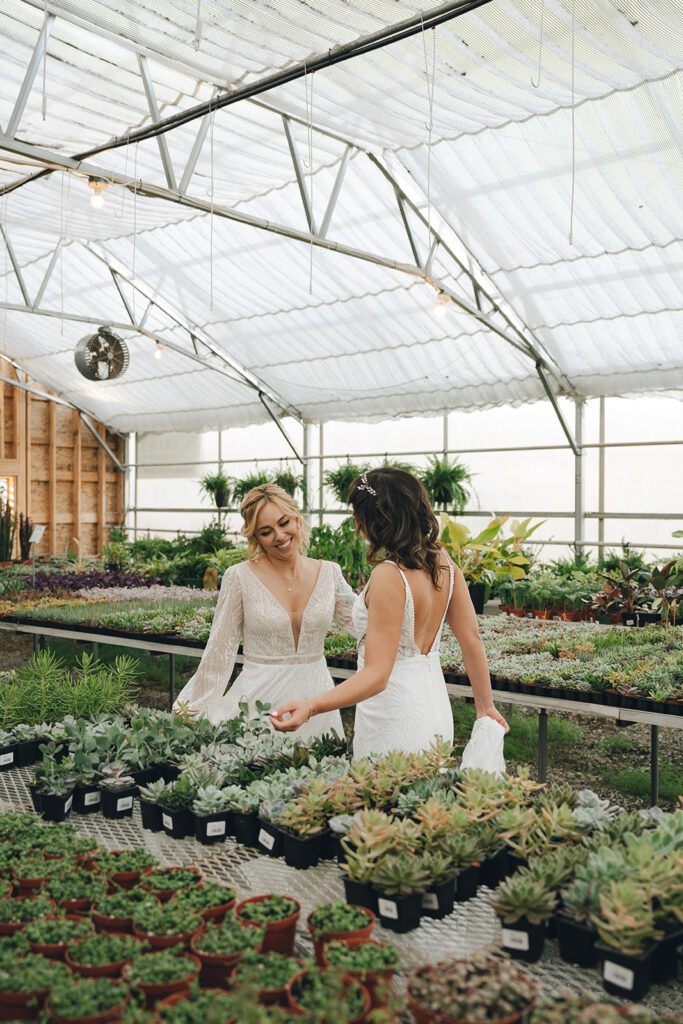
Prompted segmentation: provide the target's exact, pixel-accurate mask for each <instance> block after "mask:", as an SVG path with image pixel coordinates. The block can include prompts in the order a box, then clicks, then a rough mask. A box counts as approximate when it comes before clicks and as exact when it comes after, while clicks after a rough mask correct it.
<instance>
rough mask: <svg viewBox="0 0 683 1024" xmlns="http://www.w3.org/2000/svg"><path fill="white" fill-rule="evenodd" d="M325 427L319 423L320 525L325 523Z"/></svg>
mask: <svg viewBox="0 0 683 1024" xmlns="http://www.w3.org/2000/svg"><path fill="white" fill-rule="evenodd" d="M324 452H325V429H324V427H323V424H322V423H320V424H319V425H318V473H319V474H320V476H319V479H318V526H322V525H323V500H324V493H323V492H324V490H325V484H324V479H323V478H324V476H325V474H324V472H323V459H324V458H325V454H324Z"/></svg>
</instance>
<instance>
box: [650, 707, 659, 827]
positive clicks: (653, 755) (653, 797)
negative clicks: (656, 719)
mask: <svg viewBox="0 0 683 1024" xmlns="http://www.w3.org/2000/svg"><path fill="white" fill-rule="evenodd" d="M658 800H659V726H658V725H651V726H650V807H656V806H657V801H658Z"/></svg>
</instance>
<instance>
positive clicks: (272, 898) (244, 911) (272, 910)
mask: <svg viewBox="0 0 683 1024" xmlns="http://www.w3.org/2000/svg"><path fill="white" fill-rule="evenodd" d="M298 911H299V906H298V904H297V903H295V902H294V900H291V899H290V898H289V897H288V896H276V895H268V896H265V897H263V899H254V900H247V901H246V902H245V903H243V904H242V905H241V907H240V908H239V911H238V916H239V917H241V918H243V919H244V920H245V921H253V922H254V923H255V924H268V923H269V922H271V921H284V920H285V918H287V917H291V916H292V914H296V913H298Z"/></svg>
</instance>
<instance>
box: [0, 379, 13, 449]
mask: <svg viewBox="0 0 683 1024" xmlns="http://www.w3.org/2000/svg"><path fill="white" fill-rule="evenodd" d="M4 371H5V367H4V364H3V373H4ZM13 390H14V389H13ZM16 429H17V425H16V423H15V424H14V430H15V431H16ZM4 458H5V382H4V381H2V382H0V459H4Z"/></svg>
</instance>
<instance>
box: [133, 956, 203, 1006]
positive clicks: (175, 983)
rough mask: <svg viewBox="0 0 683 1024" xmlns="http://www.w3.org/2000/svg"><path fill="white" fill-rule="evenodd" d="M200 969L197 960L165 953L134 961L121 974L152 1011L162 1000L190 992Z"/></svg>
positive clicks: (139, 957) (136, 958)
mask: <svg viewBox="0 0 683 1024" xmlns="http://www.w3.org/2000/svg"><path fill="white" fill-rule="evenodd" d="M200 966H201V965H200V963H199V960H198V959H197V958H196V957H195V956H191V955H189V954H187V953H180V952H177V951H175V950H173V949H164V950H161V951H159V952H156V953H142V954H141V955H140V956H138V957H135V959H134V960H133V962H132V963H130V964H126V965H125V967H124V968H123V970H122V972H121V974H122V977H123V980H124V981H126V982H128V983H129V984H130V985H132V986H133V988H135V989H137V990H138V991H139V992H140V993H141V994H142V995H143V996H144V999H145V1003H146V1005H147V1008H148V1009H151V1008H152V1007H153V1006H154V1004H155V1003H156V1002H157V1001H158V1000H159V999H164V998H165V997H166V996H170V995H173V993H175V992H182V991H184V990H185V989H189V987H190V985H192V983H193V982H195V981H196V980H197V978H198V976H199V969H200Z"/></svg>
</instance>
